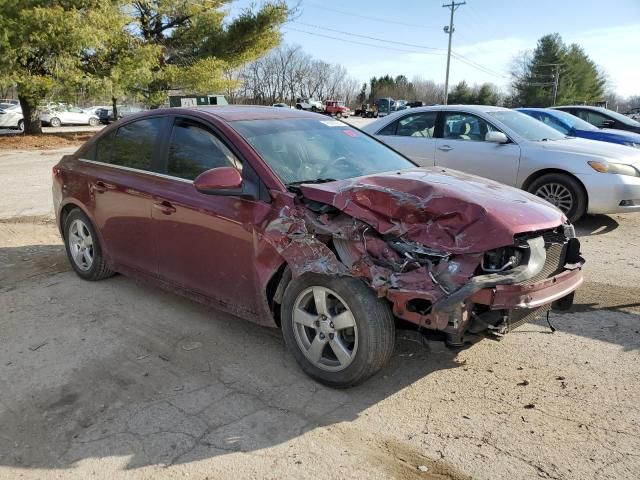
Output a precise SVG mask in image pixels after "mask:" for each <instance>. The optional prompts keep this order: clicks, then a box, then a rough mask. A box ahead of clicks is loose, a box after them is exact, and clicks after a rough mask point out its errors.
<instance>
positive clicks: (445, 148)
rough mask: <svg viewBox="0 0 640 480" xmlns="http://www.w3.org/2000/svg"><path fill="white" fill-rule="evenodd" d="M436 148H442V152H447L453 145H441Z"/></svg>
mask: <svg viewBox="0 0 640 480" xmlns="http://www.w3.org/2000/svg"><path fill="white" fill-rule="evenodd" d="M438 150H442V151H443V152H448V151H449V150H453V147H450V146H449V145H442V146H441V147H438Z"/></svg>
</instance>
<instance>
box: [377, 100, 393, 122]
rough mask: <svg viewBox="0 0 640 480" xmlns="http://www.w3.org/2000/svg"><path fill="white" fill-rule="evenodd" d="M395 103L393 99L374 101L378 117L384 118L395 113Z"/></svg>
mask: <svg viewBox="0 0 640 480" xmlns="http://www.w3.org/2000/svg"><path fill="white" fill-rule="evenodd" d="M395 106H396V101H395V100H394V99H393V98H379V99H377V100H376V108H377V110H378V116H379V117H384V116H386V115H389V114H391V113H393V112H394V111H395Z"/></svg>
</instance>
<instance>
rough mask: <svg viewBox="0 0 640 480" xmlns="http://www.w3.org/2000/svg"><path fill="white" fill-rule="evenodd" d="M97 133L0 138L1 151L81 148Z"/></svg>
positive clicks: (7, 136)
mask: <svg viewBox="0 0 640 480" xmlns="http://www.w3.org/2000/svg"><path fill="white" fill-rule="evenodd" d="M94 134H95V132H77V133H76V132H69V133H45V134H42V135H21V134H18V135H3V136H0V150H52V149H56V148H66V147H79V146H80V145H82V144H83V143H84V142H86V141H87V140H88V139H90V138H91V137H92V136H93V135H94Z"/></svg>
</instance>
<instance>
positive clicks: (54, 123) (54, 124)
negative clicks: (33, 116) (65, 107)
mask: <svg viewBox="0 0 640 480" xmlns="http://www.w3.org/2000/svg"><path fill="white" fill-rule="evenodd" d="M49 125H50V126H52V127H56V128H57V127H59V126H60V125H62V122H61V121H60V119H59V118H58V117H53V118H52V119H51V120H49Z"/></svg>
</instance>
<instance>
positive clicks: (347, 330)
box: [292, 286, 358, 372]
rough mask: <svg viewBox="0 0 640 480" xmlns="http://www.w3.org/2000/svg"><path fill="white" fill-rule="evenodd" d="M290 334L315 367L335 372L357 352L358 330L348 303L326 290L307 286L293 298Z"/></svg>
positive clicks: (331, 291)
mask: <svg viewBox="0 0 640 480" xmlns="http://www.w3.org/2000/svg"><path fill="white" fill-rule="evenodd" d="M292 321H293V333H294V336H295V339H296V342H297V343H298V347H299V348H300V350H301V351H302V353H303V354H304V356H305V357H306V358H307V359H308V360H309V361H310V362H311V363H312V364H313V365H314V366H315V367H317V368H320V369H322V370H326V371H330V372H338V371H341V370H344V369H345V368H347V367H348V366H349V365H350V364H351V362H352V361H353V359H354V358H355V355H356V352H357V350H358V327H357V325H356V321H355V318H354V316H353V313H352V312H351V309H350V308H349V307H348V305H347V303H346V302H345V301H344V300H343V299H342V298H340V296H339V295H338V294H337V293H336V292H334V291H333V290H331V289H329V288H326V287H319V286H314V287H309V288H307V289H306V290H304V291H302V292H301V293H300V295H298V297H297V298H296V301H295V303H294V307H293V318H292Z"/></svg>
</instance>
